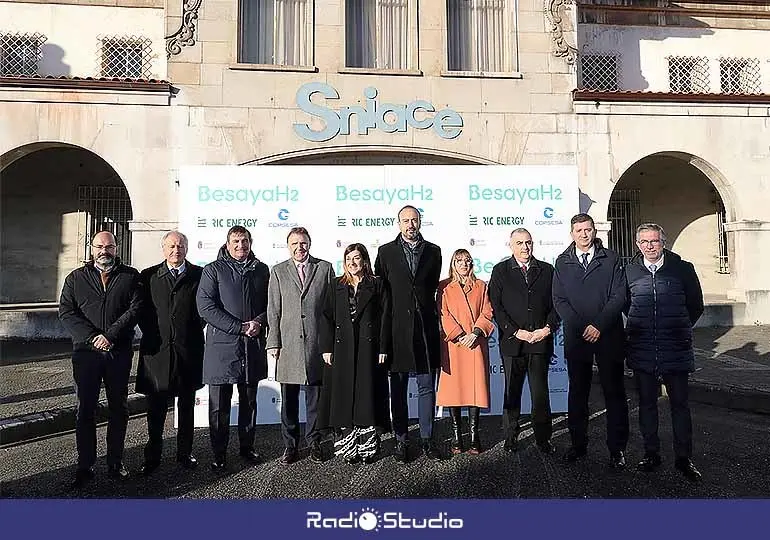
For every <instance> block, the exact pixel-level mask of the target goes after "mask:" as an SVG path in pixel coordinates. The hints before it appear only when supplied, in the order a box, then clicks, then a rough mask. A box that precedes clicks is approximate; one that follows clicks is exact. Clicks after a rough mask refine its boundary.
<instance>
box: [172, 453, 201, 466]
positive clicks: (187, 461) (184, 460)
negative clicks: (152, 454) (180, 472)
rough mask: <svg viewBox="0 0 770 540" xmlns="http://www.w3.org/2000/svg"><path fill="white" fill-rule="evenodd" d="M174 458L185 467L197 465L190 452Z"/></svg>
mask: <svg viewBox="0 0 770 540" xmlns="http://www.w3.org/2000/svg"><path fill="white" fill-rule="evenodd" d="M176 460H177V462H178V463H179V464H180V465H181V466H182V467H184V468H185V469H194V468H195V467H197V466H198V460H197V459H195V456H193V455H192V454H190V455H189V456H177V457H176Z"/></svg>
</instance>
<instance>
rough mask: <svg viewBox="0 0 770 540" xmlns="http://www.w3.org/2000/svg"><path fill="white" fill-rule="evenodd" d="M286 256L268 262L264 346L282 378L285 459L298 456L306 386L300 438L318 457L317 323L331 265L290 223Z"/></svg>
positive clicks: (300, 229)
mask: <svg viewBox="0 0 770 540" xmlns="http://www.w3.org/2000/svg"><path fill="white" fill-rule="evenodd" d="M286 242H287V244H288V248H289V254H290V255H291V258H290V259H289V260H287V261H284V262H281V263H278V264H276V265H275V266H273V268H272V270H271V271H270V286H269V291H268V303H267V323H268V327H269V332H268V335H267V350H268V353H269V354H270V355H272V357H273V358H274V359H275V361H276V372H275V380H276V381H278V382H279V383H281V432H282V434H283V441H284V445H285V446H286V450H285V451H284V453H283V457H282V458H281V462H282V463H284V464H285V465H288V464H290V463H294V462H295V461H297V459H298V448H297V447H298V446H299V431H300V430H299V392H300V389H302V390H304V392H305V412H306V421H305V440H306V441H307V444H308V446H309V447H310V458H311V459H312V460H313V461H316V462H320V461H323V452H322V450H321V431H320V430H319V429H318V427H317V419H318V398H319V394H320V389H321V377H322V374H323V359H322V357H321V348H320V343H319V342H320V339H319V335H320V326H321V324H324V322H323V321H324V320H325V319H324V318H323V311H324V307H325V305H326V302H327V299H328V291H329V289H330V287H332V284H333V281H334V277H335V276H334V270H333V269H332V265H331V264H330V263H328V262H327V261H323V260H320V259H316V258H315V257H312V256H311V255H310V234H309V233H308V232H307V229H305V228H304V227H295V228H293V229H291V231H289V235H288V236H287V238H286Z"/></svg>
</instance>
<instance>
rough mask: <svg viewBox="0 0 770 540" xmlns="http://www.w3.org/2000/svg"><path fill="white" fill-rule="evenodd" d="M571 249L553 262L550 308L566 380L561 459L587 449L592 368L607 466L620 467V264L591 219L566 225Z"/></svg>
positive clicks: (624, 433) (624, 425)
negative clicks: (567, 443)
mask: <svg viewBox="0 0 770 540" xmlns="http://www.w3.org/2000/svg"><path fill="white" fill-rule="evenodd" d="M570 233H571V235H572V240H573V242H572V244H570V246H569V247H568V248H567V250H566V251H564V253H562V254H561V255H559V257H557V259H556V264H555V265H554V266H555V271H554V276H553V303H554V307H555V308H556V311H557V313H558V314H559V317H561V319H562V321H563V322H564V356H565V357H566V359H567V374H568V375H569V397H568V405H567V410H568V413H569V414H568V419H567V423H568V427H569V432H570V437H571V439H572V446H571V447H570V449H569V450H568V451H567V454H566V455H565V459H566V460H567V461H575V460H577V459H579V458H581V457H583V456H585V455H586V451H587V447H588V398H589V394H590V391H591V378H592V376H593V363H594V360H596V365H597V367H598V368H599V380H600V382H601V386H602V393H603V394H604V402H605V406H606V408H607V447H608V449H609V451H610V466H612V467H613V468H618V469H619V468H623V467H625V465H626V458H625V450H626V444H627V443H628V404H627V403H626V390H625V386H624V374H623V371H624V368H623V359H624V350H623V349H624V335H623V316H622V313H623V308H624V307H625V303H626V282H625V277H624V275H623V269H622V266H621V264H620V259H619V257H618V255H617V253H615V252H614V251H612V250H610V249H607V248H605V247H604V246H603V245H602V242H601V240H599V239H597V238H596V228H595V227H594V220H593V219H592V218H591V216H589V215H588V214H577V215H576V216H574V217H573V218H572V220H571V231H570Z"/></svg>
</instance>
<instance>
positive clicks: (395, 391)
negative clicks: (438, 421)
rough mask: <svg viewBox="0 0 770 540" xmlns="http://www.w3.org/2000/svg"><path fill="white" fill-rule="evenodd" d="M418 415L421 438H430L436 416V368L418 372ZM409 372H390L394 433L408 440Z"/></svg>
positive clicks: (399, 438)
mask: <svg viewBox="0 0 770 540" xmlns="http://www.w3.org/2000/svg"><path fill="white" fill-rule="evenodd" d="M415 379H416V380H417V416H418V418H419V421H420V438H421V439H430V438H431V436H432V435H433V419H434V417H435V416H436V370H431V371H430V373H418V374H417V375H415ZM408 387H409V373H398V372H393V373H391V374H390V411H391V414H392V415H393V433H394V434H395V435H396V439H397V440H399V441H401V442H406V439H407V432H408V430H409V397H408V395H407V394H408V392H407V390H408Z"/></svg>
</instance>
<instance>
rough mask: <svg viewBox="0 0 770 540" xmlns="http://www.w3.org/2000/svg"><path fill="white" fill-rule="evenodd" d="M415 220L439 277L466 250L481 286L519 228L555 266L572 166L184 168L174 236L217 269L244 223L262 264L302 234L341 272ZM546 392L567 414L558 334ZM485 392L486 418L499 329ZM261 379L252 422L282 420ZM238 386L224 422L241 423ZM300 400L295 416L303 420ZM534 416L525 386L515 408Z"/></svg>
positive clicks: (199, 407) (202, 399) (564, 231)
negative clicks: (355, 254)
mask: <svg viewBox="0 0 770 540" xmlns="http://www.w3.org/2000/svg"><path fill="white" fill-rule="evenodd" d="M407 204H409V205H413V206H415V207H417V208H418V209H419V210H420V213H421V214H422V231H421V232H422V234H423V236H424V237H425V239H427V240H429V241H431V242H434V243H435V244H438V245H439V246H440V247H441V251H442V256H443V271H442V279H443V278H444V277H447V276H448V272H449V262H450V258H451V255H452V253H453V252H454V250H456V249H458V248H465V249H468V250H469V251H470V253H471V255H472V256H473V258H474V270H475V272H476V276H477V277H478V278H480V279H483V280H485V281H488V280H489V277H490V275H491V272H492V268H493V267H494V265H495V264H496V263H498V262H500V261H501V260H503V259H506V258H508V257H510V249H509V248H508V245H507V243H508V238H509V236H510V233H511V231H512V230H513V229H516V228H518V227H526V228H527V229H528V230H529V231H530V232H531V233H532V238H533V241H534V255H535V256H536V257H537V258H538V259H541V260H545V261H547V262H549V263H551V264H553V261H554V260H555V258H556V257H557V256H558V255H559V254H560V253H561V252H562V251H564V249H565V248H566V246H567V245H569V243H570V237H569V228H570V218H571V217H572V216H573V215H574V214H576V213H577V212H578V211H579V210H578V207H579V204H578V182H577V168H576V167H571V166H548V165H545V166H524V165H512V166H507V165H506V166H485V165H479V166H475V165H459V166H436V165H425V166H419V165H404V166H352V165H351V166H347V165H341V166H327V165H322V166H302V165H287V166H273V165H265V166H199V167H188V168H183V169H182V170H181V171H180V177H179V230H180V231H182V232H183V233H185V234H186V235H187V236H188V238H189V252H188V256H187V257H188V260H190V261H191V262H193V263H195V264H199V265H201V266H203V265H205V264H207V263H209V262H211V261H213V260H214V259H215V258H216V256H217V252H218V251H219V248H221V247H222V246H223V245H224V243H225V240H226V235H227V230H228V229H229V228H230V227H232V226H233V225H242V226H244V227H246V228H247V229H249V231H250V232H251V234H252V238H253V244H252V249H253V251H254V254H255V255H256V256H257V257H258V258H259V259H260V260H262V261H263V262H265V263H266V264H267V265H268V266H272V265H273V264H275V263H278V262H281V261H284V260H286V259H287V258H288V257H289V252H288V250H287V247H286V235H287V234H288V232H289V230H290V229H291V228H292V227H297V226H302V227H306V228H307V229H308V231H309V232H310V235H311V237H312V246H311V249H310V251H311V253H312V254H313V255H314V256H316V257H319V258H321V259H325V260H327V261H329V262H331V263H332V265H333V266H334V269H335V271H336V273H337V275H341V274H342V254H343V250H344V249H345V247H346V246H347V245H348V244H351V243H353V242H360V243H362V244H364V245H366V246H367V248H368V249H369V254H370V256H371V258H372V264H373V263H374V259H375V258H376V255H377V249H378V247H379V246H380V245H382V244H384V243H386V242H390V241H391V240H393V239H395V238H396V236H397V235H398V234H399V231H398V223H397V220H396V214H397V212H398V210H399V209H400V208H402V207H403V206H404V205H407ZM555 340H556V347H555V354H554V356H553V358H552V359H551V367H550V374H549V385H550V392H551V408H552V410H553V411H554V412H564V411H566V410H567V388H568V379H567V369H566V364H565V362H564V349H563V337H562V334H561V332H559V333H557V335H556V336H555ZM489 346H490V366H489V371H490V372H489V376H490V394H491V396H490V397H491V404H490V408H489V410H488V411H485V412H487V413H488V414H500V413H501V412H502V395H503V388H504V381H503V375H502V361H501V359H500V355H499V350H498V347H497V332H495V333H494V334H493V335H492V336H491V337H490V339H489ZM274 373H275V365H274V363H273V362H269V364H268V379H266V380H264V381H262V382H261V383H260V388H259V391H258V398H257V401H258V404H257V411H258V412H257V423H260V424H275V423H279V422H280V418H281V415H280V408H281V392H280V384H279V383H277V382H276V381H275V380H274V379H273V375H274ZM196 397H197V399H196V407H195V425H196V426H199V427H200V426H207V425H208V388H205V387H204V388H202V389H201V390H199V391H198V393H197V396H196ZM237 400H238V397H237V389H236V390H235V391H234V395H233V409H232V412H231V423H232V424H236V423H237V417H238V401H237ZM303 403H304V399H301V400H300V404H301V405H300V420H301V421H304V406H303ZM409 408H410V415H411V416H413V417H416V415H417V388H416V383H415V381H414V380H412V381H410V390H409ZM529 410H530V397H529V389H528V387H527V385H525V390H524V395H523V397H522V412H523V413H527V412H529Z"/></svg>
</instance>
